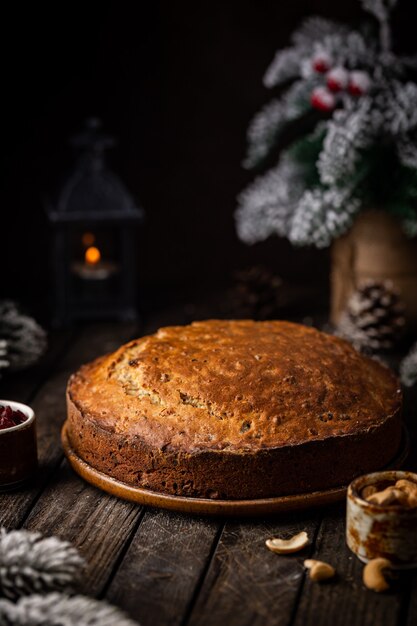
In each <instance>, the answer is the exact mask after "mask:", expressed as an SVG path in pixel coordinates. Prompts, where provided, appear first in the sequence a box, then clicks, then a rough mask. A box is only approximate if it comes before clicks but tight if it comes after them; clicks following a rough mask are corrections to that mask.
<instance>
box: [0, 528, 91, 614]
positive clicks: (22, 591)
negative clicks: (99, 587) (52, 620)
mask: <svg viewBox="0 0 417 626" xmlns="http://www.w3.org/2000/svg"><path fill="white" fill-rule="evenodd" d="M83 567H84V560H83V559H82V557H81V556H80V555H79V553H78V551H77V550H76V549H75V548H74V547H73V546H72V545H71V544H70V543H69V542H67V541H62V540H61V539H58V538H57V537H47V538H45V539H43V538H42V537H41V535H40V534H39V533H34V532H29V531H27V530H12V531H10V532H6V530H5V529H4V528H1V529H0V596H5V597H6V598H10V599H12V600H15V599H17V598H19V597H20V596H24V595H29V594H31V593H43V592H48V591H61V590H67V589H72V588H74V586H75V585H76V583H77V582H78V580H79V578H80V575H81V573H82V570H83ZM1 623H2V622H1V619H0V624H1Z"/></svg>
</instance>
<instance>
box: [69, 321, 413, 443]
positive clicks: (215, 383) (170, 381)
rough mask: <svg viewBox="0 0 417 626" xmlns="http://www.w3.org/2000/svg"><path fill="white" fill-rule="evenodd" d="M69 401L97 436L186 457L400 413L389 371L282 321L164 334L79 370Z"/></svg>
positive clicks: (298, 437) (319, 435)
mask: <svg viewBox="0 0 417 626" xmlns="http://www.w3.org/2000/svg"><path fill="white" fill-rule="evenodd" d="M86 383H87V384H86ZM68 392H69V395H70V398H71V399H72V400H73V402H74V403H75V404H76V405H77V406H78V408H79V410H80V411H82V414H83V415H84V417H85V418H87V419H90V420H93V421H96V422H97V424H98V425H99V426H100V427H101V428H104V429H107V430H110V431H112V432H117V433H119V434H123V433H126V436H129V437H134V438H135V437H136V438H138V439H139V440H140V439H144V440H147V441H152V442H153V444H154V445H155V446H158V447H159V448H162V449H164V448H173V449H184V450H187V451H189V452H192V451H193V450H203V449H212V450H215V449H219V450H220V449H221V450H231V451H234V452H239V451H245V450H248V449H250V450H259V449H267V448H273V447H279V446H284V445H295V444H300V443H303V442H305V441H310V440H317V439H326V438H327V437H332V436H336V435H338V436H343V435H348V434H354V433H355V432H357V431H359V430H360V431H362V432H363V430H364V429H369V430H372V428H373V427H374V426H377V425H379V424H380V423H381V422H383V421H384V420H385V419H386V418H387V417H389V416H391V415H394V414H396V413H397V412H398V411H399V410H400V407H401V391H400V389H399V386H398V381H397V380H396V378H395V377H394V376H393V374H392V373H391V372H390V371H389V370H388V369H387V368H385V367H383V366H382V365H380V364H379V363H377V362H376V361H374V360H371V359H368V358H365V357H363V356H361V355H360V354H358V353H357V352H356V351H355V350H354V349H353V348H352V347H351V346H350V345H349V344H348V343H347V342H345V341H343V340H341V339H338V338H336V337H333V336H330V335H326V334H324V333H322V332H319V331H318V330H315V329H313V328H308V327H305V326H301V325H298V324H293V323H290V322H281V321H268V322H253V321H247V320H245V321H221V320H208V321H203V322H194V323H193V324H191V325H188V326H172V327H167V328H161V329H160V330H159V331H158V332H157V333H155V334H154V335H150V336H147V337H143V338H141V339H138V340H135V341H131V342H130V343H128V344H126V345H124V346H122V347H121V348H120V349H119V350H117V351H116V352H114V353H113V354H110V355H107V356H105V357H101V358H99V359H97V360H96V361H94V362H93V363H90V364H88V365H85V366H83V367H82V368H81V369H80V370H79V371H78V372H77V373H76V374H74V375H73V376H72V378H71V380H70V383H69V388H68Z"/></svg>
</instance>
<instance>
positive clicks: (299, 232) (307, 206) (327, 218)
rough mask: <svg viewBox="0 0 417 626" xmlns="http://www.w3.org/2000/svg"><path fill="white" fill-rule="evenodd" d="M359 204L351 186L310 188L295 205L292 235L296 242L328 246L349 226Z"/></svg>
mask: <svg viewBox="0 0 417 626" xmlns="http://www.w3.org/2000/svg"><path fill="white" fill-rule="evenodd" d="M359 207H360V202H359V200H357V199H355V198H352V197H351V191H350V190H349V189H338V188H331V189H325V190H323V189H313V190H307V191H306V192H305V193H304V194H303V196H302V198H301V199H300V201H299V203H298V205H297V207H296V208H295V212H294V216H293V219H292V223H291V228H290V232H289V239H290V241H291V242H292V243H293V244H295V245H300V246H306V245H315V246H317V247H318V248H325V247H326V246H329V245H330V243H331V242H332V241H333V239H335V238H337V237H340V235H343V234H344V233H345V232H346V231H347V230H348V229H349V227H350V226H351V225H352V222H353V218H354V216H355V214H356V213H357V212H358V210H359Z"/></svg>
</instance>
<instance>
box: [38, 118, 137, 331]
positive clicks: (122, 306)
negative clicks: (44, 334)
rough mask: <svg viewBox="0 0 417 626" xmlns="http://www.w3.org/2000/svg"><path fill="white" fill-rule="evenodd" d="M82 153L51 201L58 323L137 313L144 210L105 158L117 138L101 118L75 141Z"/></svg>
mask: <svg viewBox="0 0 417 626" xmlns="http://www.w3.org/2000/svg"><path fill="white" fill-rule="evenodd" d="M71 143H72V144H73V145H74V147H75V148H76V149H77V152H78V158H77V160H76V164H75V168H74V171H73V172H72V173H71V175H70V176H69V177H68V179H67V180H66V182H65V184H64V185H63V187H62V189H61V191H60V193H59V195H58V197H57V199H56V201H55V202H53V203H49V204H48V206H47V212H48V217H49V221H50V223H51V225H52V227H53V233H52V237H53V245H52V259H51V261H52V269H53V287H54V316H53V321H54V323H55V325H56V326H62V325H65V324H68V323H70V322H72V321H74V320H88V319H119V320H132V319H136V317H137V294H136V292H137V284H136V278H137V272H136V247H137V230H136V228H135V227H136V226H137V225H138V224H139V223H140V222H141V221H142V220H143V218H144V212H143V210H142V209H141V208H140V207H138V206H136V204H135V203H134V201H133V198H132V197H131V195H130V194H129V192H128V191H127V189H126V188H125V186H124V185H123V184H122V182H121V181H120V180H119V178H118V177H117V176H115V174H113V173H112V172H111V171H110V170H109V169H108V168H107V167H106V164H105V160H104V151H105V150H106V149H107V148H110V147H112V146H113V145H114V143H115V142H114V139H113V138H111V137H109V136H107V135H104V134H103V133H102V132H101V131H100V122H99V121H98V120H96V119H92V120H89V121H88V122H87V127H86V130H85V131H84V132H83V133H81V134H79V135H77V136H76V137H74V138H73V139H72V141H71Z"/></svg>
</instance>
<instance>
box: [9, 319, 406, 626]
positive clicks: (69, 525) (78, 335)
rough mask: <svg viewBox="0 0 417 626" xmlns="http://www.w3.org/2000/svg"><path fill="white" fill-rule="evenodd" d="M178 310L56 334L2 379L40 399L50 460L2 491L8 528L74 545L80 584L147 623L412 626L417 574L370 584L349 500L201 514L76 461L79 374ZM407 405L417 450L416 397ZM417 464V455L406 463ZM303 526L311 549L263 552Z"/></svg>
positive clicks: (23, 396) (16, 394) (43, 445)
mask: <svg viewBox="0 0 417 626" xmlns="http://www.w3.org/2000/svg"><path fill="white" fill-rule="evenodd" d="M174 317H175V316H171V317H170V316H169V315H168V316H165V318H164V319H162V318H157V317H154V319H153V320H152V322H151V323H149V324H146V325H145V327H144V328H142V329H141V330H140V331H138V329H137V328H135V327H134V326H132V325H115V324H100V325H99V324H97V325H91V326H86V327H82V328H80V329H76V330H72V331H65V332H59V333H55V334H53V335H52V336H51V339H50V349H49V352H48V354H47V356H46V358H45V359H44V360H43V361H42V363H41V364H40V365H39V366H37V367H36V368H34V369H33V370H31V371H28V372H25V373H24V374H21V375H19V376H16V377H14V378H12V377H9V378H7V379H6V378H5V379H3V380H2V381H0V397H3V398H7V399H13V400H19V401H21V402H24V403H28V404H30V405H32V406H33V407H34V409H35V411H36V414H37V419H38V442H39V455H40V463H41V469H40V472H39V475H38V478H37V481H36V483H35V484H33V485H31V486H29V487H27V488H25V489H20V490H19V491H15V492H12V493H6V494H0V526H5V527H7V528H21V527H23V528H27V529H30V530H36V531H40V532H41V533H43V534H45V535H50V534H55V535H58V536H60V537H62V538H65V539H67V540H69V541H71V542H72V543H73V544H74V545H75V546H76V547H77V548H78V549H79V550H80V552H81V553H82V554H83V555H84V557H85V558H86V560H87V563H88V566H87V571H86V582H85V588H84V589H83V591H84V592H85V593H87V594H90V595H94V596H97V597H99V598H107V599H108V600H109V601H110V602H112V603H114V604H116V605H118V606H120V607H122V608H123V609H124V610H125V611H126V612H127V613H128V614H129V615H130V616H131V617H132V618H134V619H136V620H137V621H138V622H139V623H140V624H141V625H142V626H168V625H170V626H185V624H188V625H190V626H191V625H197V624H198V625H199V626H203V625H204V626H214V625H216V626H217V625H223V624H224V625H226V626H229V625H230V626H233V625H236V626H237V625H239V626H244V625H251V626H255V625H260V624H262V625H264V626H272V625H280V626H281V625H290V624H291V625H292V624H294V625H296V624H303V625H308V624H314V625H317V624H329V625H330V624H331V625H332V626H334V625H335V624H338V625H339V624H340V625H342V624H346V625H349V626H351V625H355V626H358V625H360V624H369V625H372V626H374V625H378V626H383V625H388V624H389V625H393V624H398V625H401V626H402V625H407V626H414V625H415V624H416V623H417V575H416V574H415V573H412V572H408V573H404V574H401V576H400V577H399V579H398V581H396V583H395V584H394V587H393V590H392V591H391V592H389V593H387V594H384V595H382V594H381V595H379V594H376V593H372V592H370V591H368V590H366V589H365V588H364V587H363V585H362V582H361V574H362V565H361V563H360V562H359V561H358V560H357V559H356V558H355V557H354V556H353V555H352V554H351V553H350V552H349V550H348V549H347V547H346V545H345V537H344V534H345V523H344V512H345V507H344V505H342V504H341V505H337V506H334V507H331V508H327V509H321V510H311V511H306V512H297V513H293V514H285V515H276V516H274V517H272V518H269V519H261V520H259V519H258V520H231V521H227V520H224V519H210V518H206V519H204V518H200V517H192V516H187V515H183V514H175V513H169V512H165V511H162V510H154V509H149V508H146V507H141V506H137V505H134V504H131V503H129V502H125V501H122V500H118V499H116V498H114V497H111V496H109V495H107V494H105V493H102V492H100V491H98V490H97V489H95V488H93V487H91V486H90V485H88V484H87V483H85V482H84V481H83V480H81V479H80V478H79V477H78V476H77V475H76V474H75V473H74V472H73V471H72V470H71V469H70V467H69V466H68V464H67V462H66V460H65V459H64V457H63V453H62V449H61V445H60V428H61V425H62V423H63V421H64V419H65V386H66V382H67V379H68V377H69V375H70V373H71V372H72V371H74V370H75V369H77V368H78V366H79V365H80V364H81V363H83V362H86V361H88V360H90V359H92V358H94V357H95V356H97V355H99V354H102V353H105V352H109V351H111V350H114V349H115V348H116V347H118V346H119V345H120V344H121V343H122V342H125V341H127V340H129V339H130V338H132V337H133V336H135V335H137V334H143V333H147V332H153V331H154V330H155V329H156V328H157V327H158V326H160V325H162V324H166V323H175V322H178V321H180V320H178V319H174ZM406 404H407V411H406V414H407V415H406V417H407V420H408V422H409V424H410V426H411V430H412V437H413V441H414V443H413V450H417V446H416V445H415V440H416V437H415V433H416V430H417V428H414V429H413V428H412V426H413V421H414V422H416V417H417V415H416V414H417V406H416V405H415V403H413V402H412V401H411V395H410V394H409V397H408V398H407V403H406ZM416 461H417V456H416V454H414V455H412V456H411V458H410V459H409V461H408V462H407V468H410V469H415V468H416ZM329 471H331V468H329ZM301 530H306V531H307V532H308V534H309V536H310V537H311V539H312V543H311V546H310V547H309V548H308V550H306V551H305V553H304V554H301V555H291V556H278V555H276V554H273V553H271V552H269V551H268V550H267V549H266V548H265V545H264V544H265V539H267V538H268V537H271V536H279V535H284V536H285V535H291V534H293V533H297V532H299V531H301ZM307 557H312V558H317V559H322V560H325V561H329V562H331V563H333V564H334V565H335V566H336V567H337V570H338V572H339V576H338V578H337V580H335V581H334V582H330V583H328V584H322V585H318V584H315V583H311V582H310V580H309V579H308V578H306V575H305V571H304V568H303V566H302V562H303V560H304V558H307Z"/></svg>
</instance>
